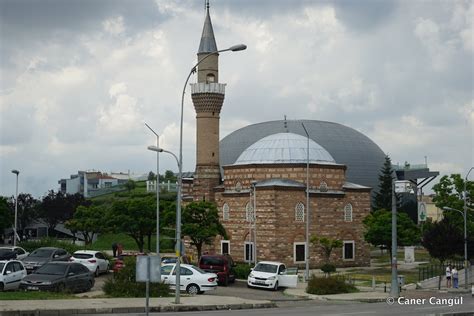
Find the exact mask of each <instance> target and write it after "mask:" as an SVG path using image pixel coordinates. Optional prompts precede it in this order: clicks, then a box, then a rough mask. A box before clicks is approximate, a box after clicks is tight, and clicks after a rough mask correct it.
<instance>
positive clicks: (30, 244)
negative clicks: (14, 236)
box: [19, 237, 84, 254]
mask: <svg viewBox="0 0 474 316" xmlns="http://www.w3.org/2000/svg"><path fill="white" fill-rule="evenodd" d="M19 246H20V247H22V248H24V249H25V250H26V251H28V252H32V251H33V250H35V249H38V248H40V247H57V248H63V249H65V250H66V251H67V252H69V253H70V254H72V253H74V252H75V251H77V250H81V249H84V246H78V245H75V244H71V243H69V242H65V241H60V240H57V239H56V238H51V237H46V238H42V239H40V240H28V241H22V242H20V244H19Z"/></svg>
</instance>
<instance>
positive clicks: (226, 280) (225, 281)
mask: <svg viewBox="0 0 474 316" xmlns="http://www.w3.org/2000/svg"><path fill="white" fill-rule="evenodd" d="M222 285H224V286H227V285H229V277H228V276H227V275H226V276H225V277H224V282H222Z"/></svg>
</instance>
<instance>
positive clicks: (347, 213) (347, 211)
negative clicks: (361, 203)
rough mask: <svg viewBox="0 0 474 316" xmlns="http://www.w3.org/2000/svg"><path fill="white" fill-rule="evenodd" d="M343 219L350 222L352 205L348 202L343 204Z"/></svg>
mask: <svg viewBox="0 0 474 316" xmlns="http://www.w3.org/2000/svg"><path fill="white" fill-rule="evenodd" d="M344 221H345V222H352V205H351V204H350V203H349V204H347V205H346V206H344Z"/></svg>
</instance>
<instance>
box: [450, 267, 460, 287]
mask: <svg viewBox="0 0 474 316" xmlns="http://www.w3.org/2000/svg"><path fill="white" fill-rule="evenodd" d="M451 274H452V276H453V288H455V289H457V288H458V287H459V283H458V282H459V279H458V270H457V269H456V267H454V268H453V269H452V270H451Z"/></svg>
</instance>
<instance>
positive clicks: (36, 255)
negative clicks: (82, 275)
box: [23, 247, 71, 273]
mask: <svg viewBox="0 0 474 316" xmlns="http://www.w3.org/2000/svg"><path fill="white" fill-rule="evenodd" d="M69 257H71V255H70V254H69V253H68V252H67V251H66V250H64V249H62V248H55V247H41V248H38V249H36V250H35V251H33V252H32V253H30V254H29V255H28V256H27V257H26V258H25V259H23V263H24V265H25V268H26V270H27V271H28V273H31V272H33V271H34V270H36V269H38V268H39V267H41V266H42V265H44V264H45V263H47V262H50V261H68V260H69Z"/></svg>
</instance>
